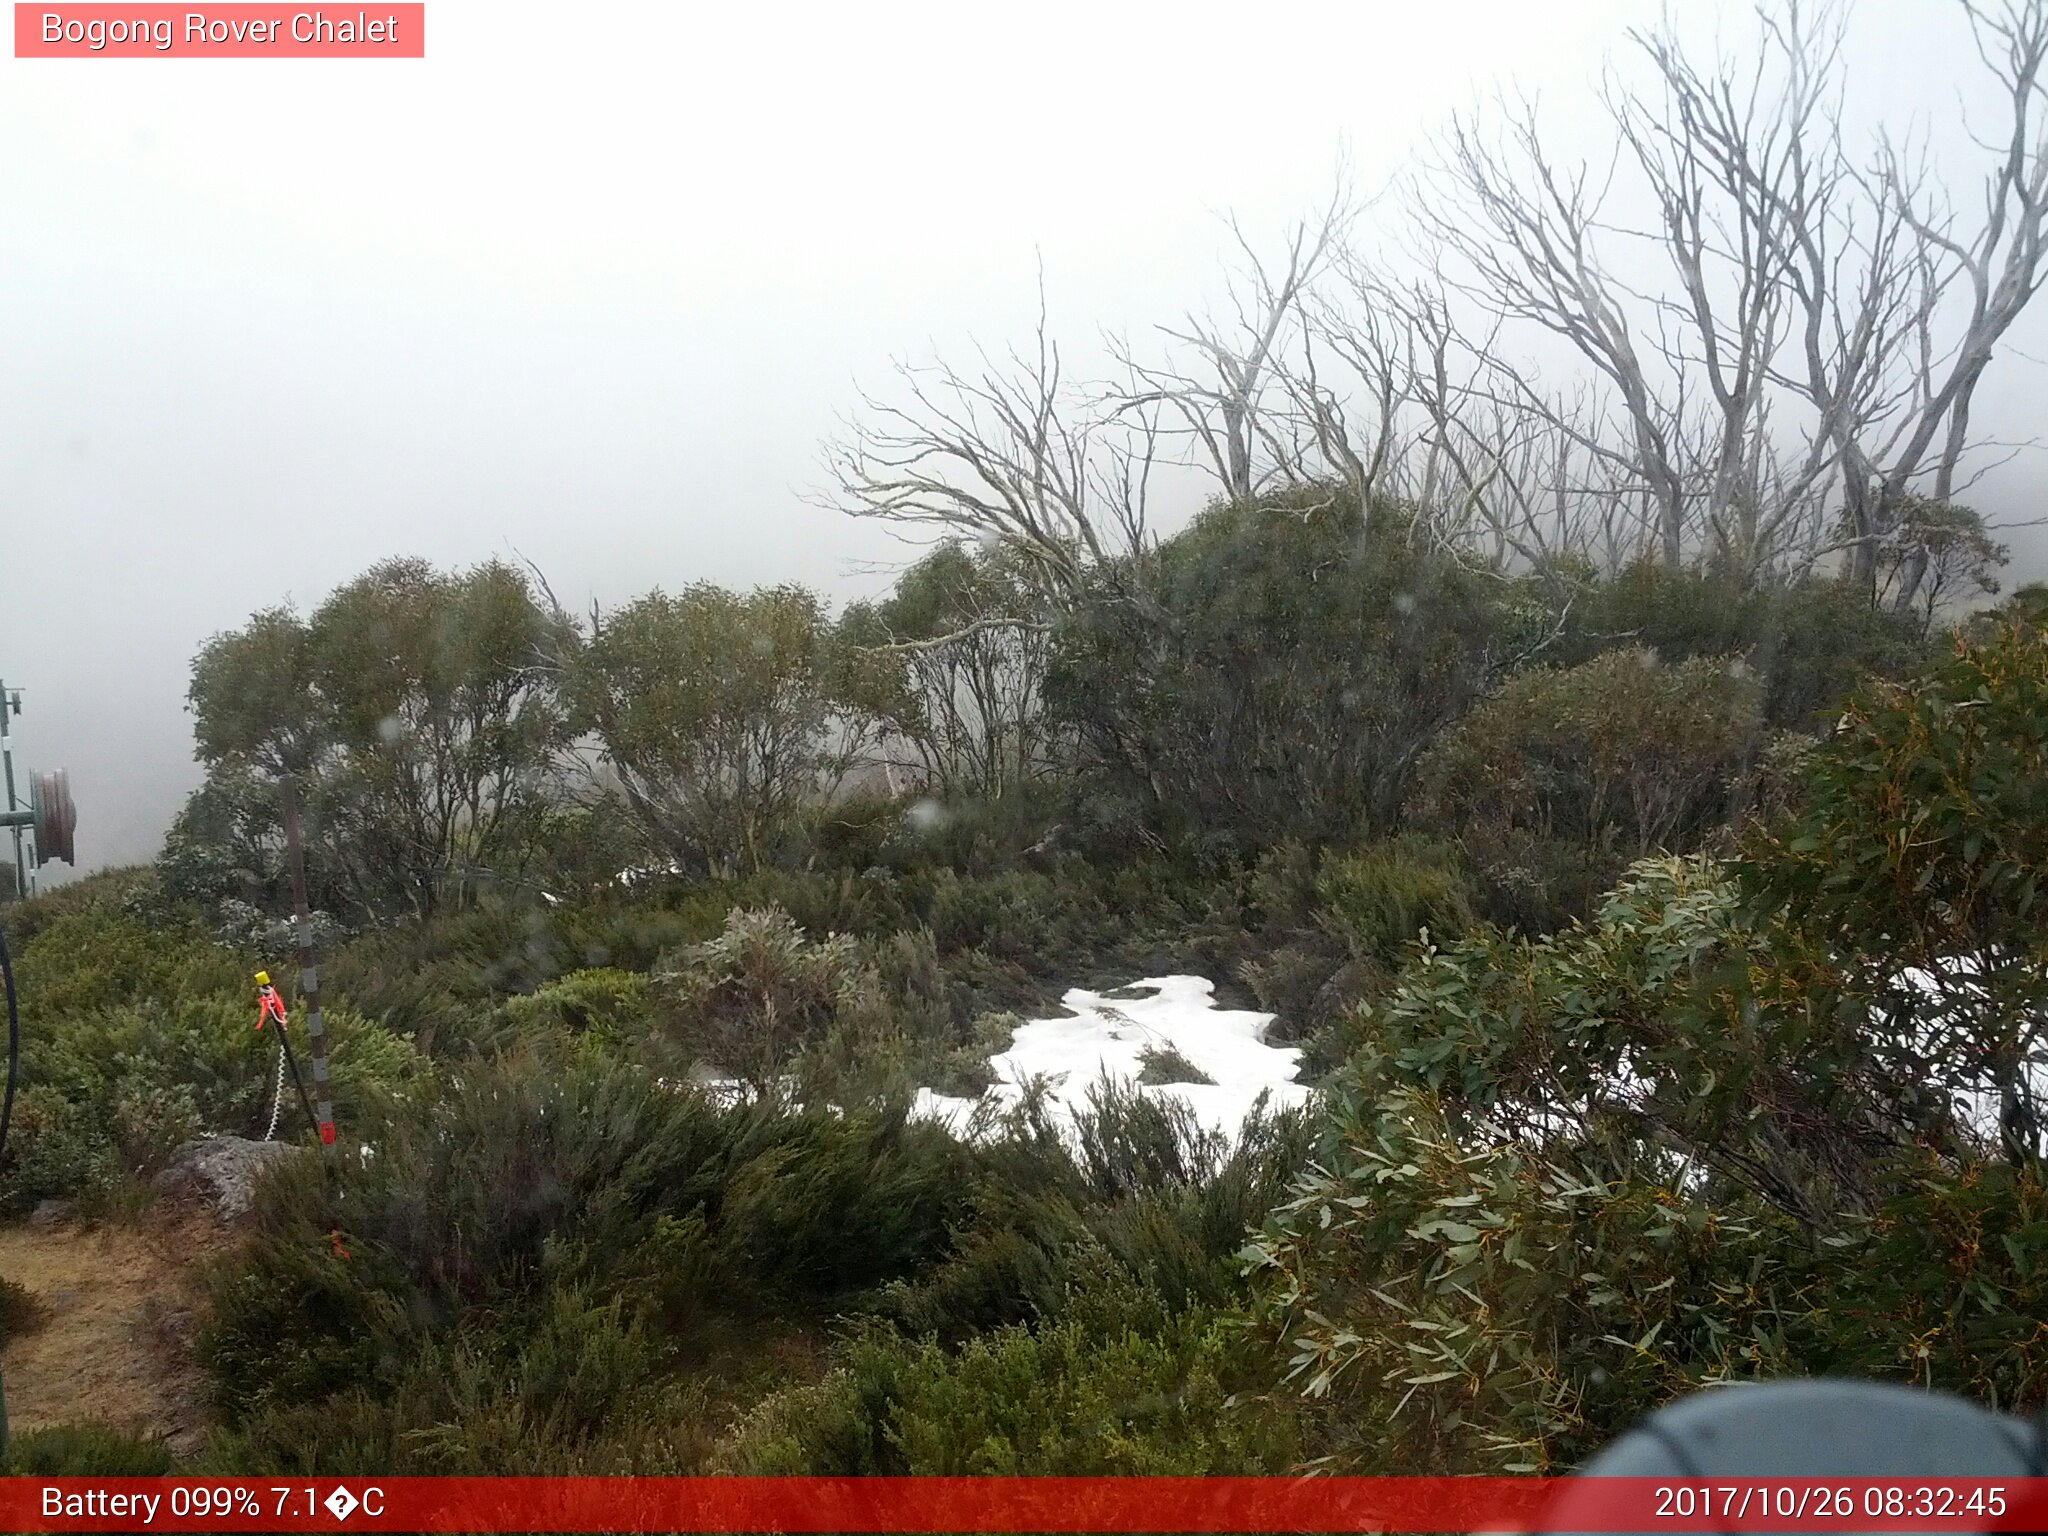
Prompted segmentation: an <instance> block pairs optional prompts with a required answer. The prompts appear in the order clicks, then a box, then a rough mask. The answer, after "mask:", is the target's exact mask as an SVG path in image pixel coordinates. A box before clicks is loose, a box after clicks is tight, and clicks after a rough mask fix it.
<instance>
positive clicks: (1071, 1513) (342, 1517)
mask: <svg viewBox="0 0 2048 1536" xmlns="http://www.w3.org/2000/svg"><path fill="white" fill-rule="evenodd" d="M2044 1514H2048V1479H2028V1478H2004V1479H1997V1478H1919V1479H1900V1478H1884V1479H1869V1478H1864V1479H1852V1478H1712V1479H1707V1478H1695V1479H1686V1478H1619V1477H1618V1478H1587V1479H1576V1480H1568V1479H1547V1478H1510V1477H1387V1478H1342V1477H1331V1478H1322V1477H1318V1478H1290V1477H1249V1478H1238V1477H1216V1478H1199V1477H1196V1478H1173V1477H1161V1478H1139V1477H1131V1478H1117V1477H1103V1478H1058V1477H1048V1478H1032V1477H981V1478H977V1477H960V1478H953V1477H932V1478H893V1477H873V1478H810V1477H786V1478H746V1477H730V1478H723V1477H721V1478H687V1477H685V1478H521V1477H508V1478H402V1477H401V1478H378V1477H361V1478H341V1479H336V1478H301V1479H286V1478H277V1477H248V1478H239V1479H222V1480H214V1481H200V1480H196V1479H189V1478H66V1477H53V1478H38V1477H34V1476H16V1477H10V1478H5V1479H0V1528H4V1529H6V1530H9V1531H129V1532H132V1531H380V1530H381V1531H435V1532H439V1531H478V1532H483V1531H492V1532H496V1531H507V1532H510V1531H688V1532H698V1531H735V1532H738V1531H747V1532H755V1531H759V1532H829V1531H843V1532H883V1531H899V1532H943V1531H960V1532H965V1531H976V1532H979V1531H1004V1532H1024V1531H1045V1532H1065V1531H1074V1532H1170V1531H1201V1532H1247V1533H1248V1532H1269V1531H1270V1532H1279V1531H1299V1532H1308V1531H1342V1532H1350V1531H1529V1532H1535V1531H1554V1530H1573V1531H1674V1532H1677V1531H1906V1530H1917V1531H1931V1530H1932V1531H1940V1530H1953V1531H2018V1530H2041V1529H2044V1528H2048V1523H2044V1520H2043V1516H2044Z"/></svg>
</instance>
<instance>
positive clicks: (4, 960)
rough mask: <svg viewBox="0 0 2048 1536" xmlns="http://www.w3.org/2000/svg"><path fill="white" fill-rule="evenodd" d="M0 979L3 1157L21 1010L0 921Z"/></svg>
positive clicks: (16, 1068)
mask: <svg viewBox="0 0 2048 1536" xmlns="http://www.w3.org/2000/svg"><path fill="white" fill-rule="evenodd" d="M0 980H4V981H5V982H6V984H7V1097H6V1098H5V1099H0V1157H5V1156H6V1155H7V1127H8V1125H9V1123H10V1122H11V1121H12V1120H13V1119H14V1084H15V1081H16V1080H17V1079H18V1078H19V1077H20V1076H21V1012H20V1009H19V1007H18V1005H17V1004H16V1002H15V998H14V962H13V961H12V960H11V959H9V958H8V954H7V925H6V924H5V923H0Z"/></svg>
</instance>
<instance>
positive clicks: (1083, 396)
mask: <svg viewBox="0 0 2048 1536" xmlns="http://www.w3.org/2000/svg"><path fill="white" fill-rule="evenodd" d="M979 362H980V366H979V367H978V369H976V370H975V371H973V372H962V371H960V370H958V369H956V368H954V367H953V366H951V365H950V364H947V363H945V362H943V361H941V362H933V363H929V364H923V365H913V364H909V363H899V364H898V365H897V368H896V374H897V378H898V381H899V384H900V385H901V391H900V393H899V394H898V395H897V396H896V397H895V398H887V399H885V398H883V397H881V396H879V395H876V394H872V393H867V392H863V394H862V397H861V398H862V412H861V414H860V415H859V416H857V417H856V418H855V419H854V420H853V421H852V422H850V423H849V424H848V427H847V430H846V432H845V434H844V435H843V436H842V437H841V438H839V439H838V440H837V441H835V442H833V443H831V444H828V445H827V448H826V462H827V467H828V470H829V471H830V473H831V476H832V479H833V481H834V483H835V487H836V494H835V495H834V497H833V499H832V500H831V502H830V503H829V504H830V505H833V506H835V507H836V508H838V509H839V510H842V511H845V512H848V513H851V514H852V515H854V516H856V517H873V518H880V519H883V520H885V521H889V522H896V523H906V524H914V525H918V526H920V527H923V528H925V529H927V530H937V531H939V532H941V533H944V534H949V535H953V536H958V537H962V538H965V539H968V540H970V541H987V542H994V543H998V544H1000V545H1002V546H1003V547H1005V548H1006V549H1008V550H1010V551H1012V552H1013V553H1014V554H1015V555H1016V556H1017V557H1018V558H1019V559H1020V560H1022V561H1023V562H1024V564H1025V565H1026V566H1027V567H1028V568H1029V569H1030V570H1031V571H1032V573H1033V575H1034V577H1035V583H1036V585H1037V586H1038V587H1039V589H1040V590H1041V591H1042V592H1043V593H1044V594H1045V595H1046V597H1047V599H1048V601H1050V602H1052V603H1054V604H1064V603H1067V602H1071V601H1073V600H1074V599H1076V598H1077V597H1078V596H1079V595H1080V593H1081V592H1082V591H1083V590H1084V589H1085V588H1086V586H1087V584H1088V581H1089V578H1090V573H1091V572H1092V571H1095V570H1098V569H1100V568H1102V567H1104V566H1105V565H1108V564H1110V563H1112V562H1117V561H1130V560H1132V559H1134V558H1137V557H1142V555H1143V554H1144V553H1145V551H1146V550H1147V549H1148V548H1149V547H1150V543H1151V531H1150V528H1149V526H1148V520H1147V510H1146V507H1147V500H1148V496H1149V491H1150V482H1151V470H1152V465H1153V459H1154V455H1155V452H1156V443H1157V421H1156V411H1155V412H1151V413H1147V412H1144V411H1137V412H1130V411H1122V410H1117V409H1114V408H1109V407H1105V406H1104V405H1103V404H1102V403H1101V400H1100V395H1099V392H1088V391H1083V390H1081V389H1079V388H1076V387H1075V386H1073V385H1071V384H1070V383H1069V382H1068V381H1067V380H1066V378H1065V377H1064V373H1063V366H1062V361H1061V357H1060V349H1059V346H1058V344H1057V343H1056V342H1054V341H1053V340H1052V339H1051V336H1050V334H1049V332H1048V328H1047V323H1046V313H1045V292H1044V284H1043V281H1041V283H1040V286H1039V309H1038V324H1037V330H1036V335H1035V345H1034V346H1032V347H1031V348H1030V349H1028V350H1022V351H1019V350H1012V351H1010V352H1009V353H1008V354H1006V355H1005V356H1004V357H1002V358H1001V359H997V358H994V357H991V356H990V355H989V354H988V353H987V352H985V351H984V352H981V353H980V354H979Z"/></svg>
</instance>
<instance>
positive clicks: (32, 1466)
mask: <svg viewBox="0 0 2048 1536" xmlns="http://www.w3.org/2000/svg"><path fill="white" fill-rule="evenodd" d="M175 1467H176V1463H175V1461H174V1460H173V1458H172V1456H171V1451H170V1447H169V1446H167V1445H165V1444H164V1442H163V1441H161V1440H157V1439H153V1438H150V1437H148V1436H143V1435H131V1434H127V1433H124V1432H123V1431H121V1430H118V1429H113V1428H110V1427H109V1426H107V1425H105V1424H100V1423H96V1422H93V1421H91V1420H85V1421H81V1422H78V1423H71V1424H52V1425H49V1426H47V1427H45V1428H42V1429H30V1430H23V1431H20V1432H17V1433H16V1434H14V1435H12V1436H10V1437H9V1439H8V1442H7V1461H6V1470H7V1471H8V1472H9V1473H10V1474H11V1475H13V1476H16V1477H169V1476H170V1475H171V1474H172V1472H173V1470H174V1469H175Z"/></svg>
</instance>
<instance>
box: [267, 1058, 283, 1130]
mask: <svg viewBox="0 0 2048 1536" xmlns="http://www.w3.org/2000/svg"><path fill="white" fill-rule="evenodd" d="M283 1113H284V1040H283V1039H282V1038H280V1039H279V1040H278V1042H277V1081H276V1082H275V1083H273V1084H272V1085H271V1089H270V1129H269V1130H267V1131H265V1132H264V1133H263V1139H264V1140H265V1141H269V1140H271V1139H272V1138H273V1137H274V1136H276V1135H277V1120H278V1116H280V1115H282V1114H283Z"/></svg>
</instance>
